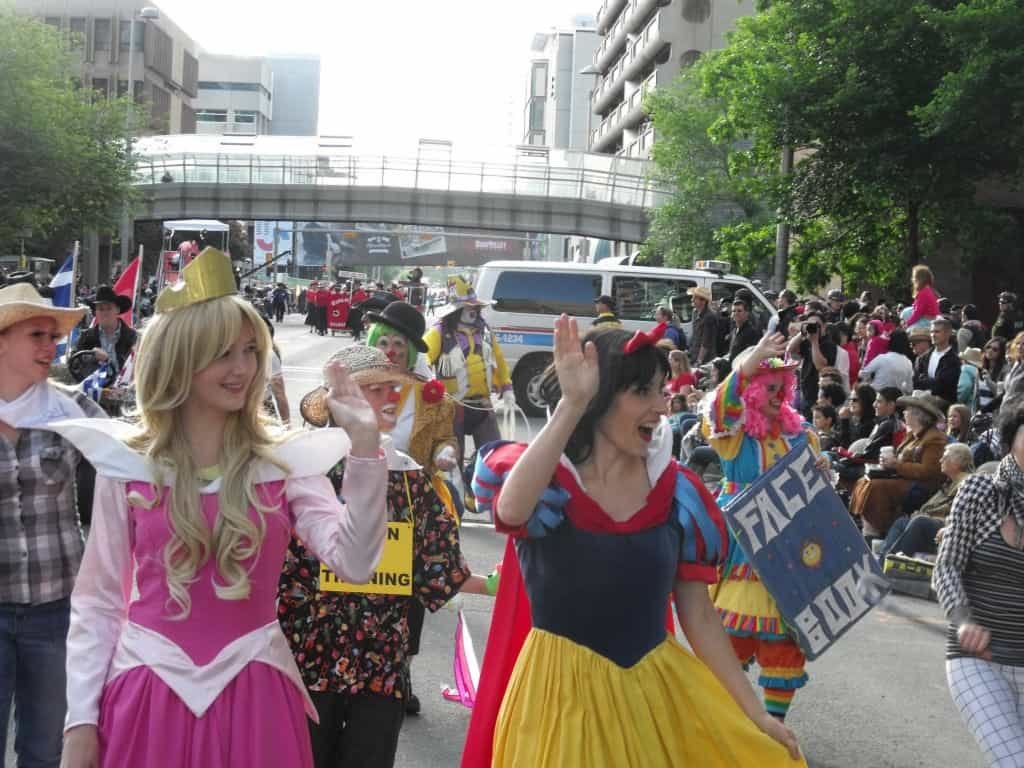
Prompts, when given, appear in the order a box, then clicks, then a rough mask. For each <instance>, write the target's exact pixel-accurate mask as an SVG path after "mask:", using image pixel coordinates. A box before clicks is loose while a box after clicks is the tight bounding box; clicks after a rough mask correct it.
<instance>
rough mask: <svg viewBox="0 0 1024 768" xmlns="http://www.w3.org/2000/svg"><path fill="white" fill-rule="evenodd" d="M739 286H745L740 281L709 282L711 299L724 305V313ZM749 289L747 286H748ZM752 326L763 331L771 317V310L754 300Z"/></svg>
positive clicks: (727, 310)
mask: <svg viewBox="0 0 1024 768" xmlns="http://www.w3.org/2000/svg"><path fill="white" fill-rule="evenodd" d="M740 288H746V286H745V285H743V284H742V283H726V282H722V281H717V282H713V283H711V299H712V301H717V302H718V303H719V304H720V305H721V306H722V307H726V310H725V312H726V314H728V312H729V309H728V307H729V305H730V304H731V303H732V297H733V294H734V293H736V291H738V290H739V289H740ZM748 290H749V288H748ZM753 314H754V326H755V327H757V328H759V329H760V330H761V331H764V330H765V329H766V328H767V327H768V321H769V320H770V319H771V317H772V311H771V310H770V309H769V308H768V307H766V306H765V305H764V304H763V303H762V302H760V301H758V300H756V298H755V300H754V306H753Z"/></svg>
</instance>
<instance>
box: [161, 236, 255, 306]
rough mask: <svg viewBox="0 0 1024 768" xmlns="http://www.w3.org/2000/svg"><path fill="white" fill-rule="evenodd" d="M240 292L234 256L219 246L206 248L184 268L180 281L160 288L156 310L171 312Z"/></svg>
mask: <svg viewBox="0 0 1024 768" xmlns="http://www.w3.org/2000/svg"><path fill="white" fill-rule="evenodd" d="M237 292H238V286H237V285H235V272H234V270H233V269H232V267H231V259H229V258H228V257H227V255H226V254H224V253H223V252H221V251H218V250H217V249H216V248H204V249H203V252H202V253H200V254H199V255H198V256H196V257H195V258H194V259H193V260H192V261H191V263H189V265H188V266H186V267H185V268H184V269H183V270H181V275H180V277H179V278H178V282H176V283H175V284H174V285H169V286H167V287H166V288H164V289H163V290H162V291H160V295H159V296H157V297H156V311H157V312H170V311H172V310H175V309H181V308H182V307H188V306H191V305H192V304H199V303H200V302H203V301H210V300H212V299H219V298H221V297H222V296H231V295H233V294H235V293H237Z"/></svg>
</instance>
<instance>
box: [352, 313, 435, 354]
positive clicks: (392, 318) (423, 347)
mask: <svg viewBox="0 0 1024 768" xmlns="http://www.w3.org/2000/svg"><path fill="white" fill-rule="evenodd" d="M366 319H367V320H369V321H370V322H371V323H384V324H385V325H389V326H391V327H392V328H394V329H395V330H396V331H398V332H399V333H401V334H402V335H403V336H405V337H406V338H407V339H409V342H410V343H411V344H412V345H413V346H414V347H415V348H416V349H417V350H419V351H420V352H426V351H427V343H426V342H425V341H423V334H424V333H425V332H426V330H427V323H426V320H424V319H423V315H421V314H420V312H419V310H418V309H416V307H414V306H413V305H412V304H408V303H406V302H404V301H392V302H391V303H390V304H388V305H387V306H386V307H385V308H384V310H383V311H381V312H367V313H366Z"/></svg>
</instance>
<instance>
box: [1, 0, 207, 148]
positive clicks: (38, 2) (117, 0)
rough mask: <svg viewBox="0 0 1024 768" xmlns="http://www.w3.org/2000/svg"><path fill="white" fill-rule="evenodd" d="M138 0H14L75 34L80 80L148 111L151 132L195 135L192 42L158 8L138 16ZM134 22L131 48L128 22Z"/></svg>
mask: <svg viewBox="0 0 1024 768" xmlns="http://www.w3.org/2000/svg"><path fill="white" fill-rule="evenodd" d="M147 5H151V3H145V2H141V1H140V0H14V10H15V11H16V12H18V13H23V14H25V15H29V16H34V17H36V18H38V19H39V20H41V21H44V22H45V23H46V24H49V25H50V26H52V27H55V28H57V29H60V30H62V31H64V32H66V33H68V34H69V35H73V40H74V45H75V47H76V49H77V50H78V51H80V52H81V75H80V79H81V83H82V86H83V87H87V88H92V89H93V90H95V91H97V92H98V93H100V94H102V95H104V96H114V95H122V96H123V95H124V94H126V93H127V92H128V90H129V84H128V69H129V61H131V79H132V80H133V81H134V82H133V83H132V84H131V92H132V93H133V94H134V95H135V99H136V101H138V102H140V103H146V104H148V106H149V109H150V116H151V118H150V125H149V126H148V127H149V131H150V132H152V133H195V129H196V121H195V99H196V97H197V95H198V80H199V59H198V55H197V48H198V46H197V45H196V43H195V41H194V40H192V38H191V37H189V36H188V35H187V34H186V33H185V32H184V30H182V29H181V28H180V27H179V26H178V25H177V24H175V23H174V21H173V20H171V19H170V18H169V17H168V16H167V15H166V14H165V13H163V12H162V11H161V13H160V18H158V19H140V18H139V11H140V10H141V9H142V8H143V7H145V6H147ZM133 21H134V24H135V35H134V48H135V49H134V50H130V49H131V46H132V42H133V41H132V23H133Z"/></svg>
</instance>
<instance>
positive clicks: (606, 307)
mask: <svg viewBox="0 0 1024 768" xmlns="http://www.w3.org/2000/svg"><path fill="white" fill-rule="evenodd" d="M594 312H595V313H596V314H597V319H596V320H594V323H593V325H594V327H595V328H621V327H622V323H621V322H619V318H618V317H617V316H616V315H615V299H613V298H612V297H611V296H608V295H607V294H605V295H602V296H598V297H597V298H596V299H594Z"/></svg>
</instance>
